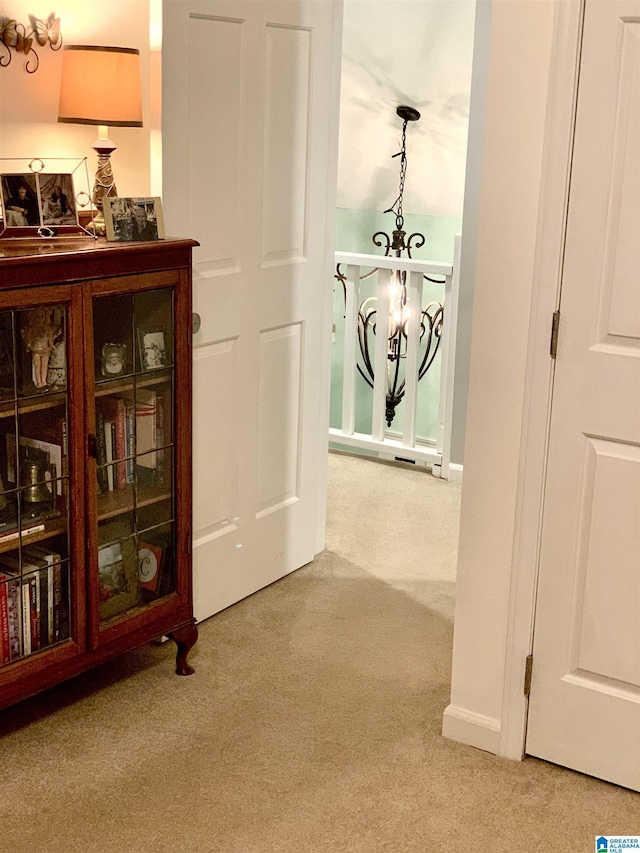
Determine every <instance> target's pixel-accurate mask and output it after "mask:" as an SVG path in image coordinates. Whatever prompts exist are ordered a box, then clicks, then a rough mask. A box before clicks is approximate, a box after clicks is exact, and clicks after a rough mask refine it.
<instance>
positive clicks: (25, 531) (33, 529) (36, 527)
mask: <svg viewBox="0 0 640 853" xmlns="http://www.w3.org/2000/svg"><path fill="white" fill-rule="evenodd" d="M42 530H44V524H32V525H31V526H30V527H22V528H21V529H20V530H14V531H13V533H5V534H3V535H0V542H8V541H9V540H10V539H17V538H18V537H19V536H22V537H25V536H28V535H29V534H30V533H40V532H41V531H42Z"/></svg>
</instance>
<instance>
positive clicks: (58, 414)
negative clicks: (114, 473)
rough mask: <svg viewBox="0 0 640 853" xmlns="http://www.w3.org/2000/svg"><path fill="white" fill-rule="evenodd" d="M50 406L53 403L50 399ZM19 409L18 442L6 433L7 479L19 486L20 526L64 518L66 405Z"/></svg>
mask: <svg viewBox="0 0 640 853" xmlns="http://www.w3.org/2000/svg"><path fill="white" fill-rule="evenodd" d="M52 403H53V399H52ZM23 406H24V404H22V405H21V407H20V409H19V413H18V441H17V447H16V437H15V435H12V434H11V433H7V434H6V437H5V443H6V446H7V459H8V462H9V468H8V475H7V479H8V481H9V482H11V483H13V482H15V479H16V476H17V478H18V484H19V486H20V511H21V518H22V523H23V525H24V524H25V523H30V522H32V521H33V520H34V519H38V520H46V519H50V518H58V517H60V516H63V515H64V516H66V494H67V492H68V487H67V474H68V457H67V418H66V403H64V402H63V403H62V404H60V405H49V406H46V407H42V406H40V407H39V408H37V409H36V410H32V407H31V406H28V405H27V406H24V410H23Z"/></svg>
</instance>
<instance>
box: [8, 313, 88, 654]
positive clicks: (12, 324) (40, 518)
mask: <svg viewBox="0 0 640 853" xmlns="http://www.w3.org/2000/svg"><path fill="white" fill-rule="evenodd" d="M67 322H68V317H67V306H66V305H55V304H54V305H39V306H37V307H32V308H21V309H17V310H5V311H0V665H6V664H8V663H11V662H13V661H15V660H19V659H21V658H25V657H27V656H29V655H32V654H34V653H35V652H39V651H42V650H43V649H46V648H48V647H51V646H54V645H56V644H57V643H60V642H62V641H63V640H66V639H67V638H68V637H69V636H70V625H71V624H72V623H73V619H72V617H73V614H72V607H73V602H72V596H71V594H70V565H69V563H70V561H69V555H70V552H69V541H70V539H69V519H70V513H69V495H70V489H69V474H70V472H69V460H68V443H67V430H68V416H69V411H68V408H69V407H68V387H67V347H66V344H67Z"/></svg>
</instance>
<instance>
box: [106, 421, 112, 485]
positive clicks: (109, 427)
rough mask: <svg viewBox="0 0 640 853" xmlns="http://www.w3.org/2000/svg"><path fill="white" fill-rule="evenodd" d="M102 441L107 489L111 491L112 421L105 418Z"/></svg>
mask: <svg viewBox="0 0 640 853" xmlns="http://www.w3.org/2000/svg"><path fill="white" fill-rule="evenodd" d="M104 441H105V452H106V457H107V468H106V471H107V489H108V491H110V492H112V491H113V479H114V478H113V465H112V464H111V463H112V462H113V445H114V442H113V422H112V421H108V420H105V422H104Z"/></svg>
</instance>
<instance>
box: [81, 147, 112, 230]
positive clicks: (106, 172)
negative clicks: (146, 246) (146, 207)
mask: <svg viewBox="0 0 640 853" xmlns="http://www.w3.org/2000/svg"><path fill="white" fill-rule="evenodd" d="M91 147H92V148H93V150H94V151H95V152H96V153H97V155H98V169H97V171H96V176H95V181H94V184H93V194H92V198H91V200H92V201H93V204H94V205H95V207H96V208H97V210H98V214H97V216H95V217H94V219H93V220H92V222H91V224H90V225H89V228H88V230H89V231H92V232H93V233H94V234H99V235H101V236H102V235H104V233H105V230H106V229H105V222H104V199H105V198H107V197H109V196H111V197H115V196H117V195H118V190H117V188H116V184H115V181H114V177H113V170H112V168H111V153H112V152H113V151H115V150H116V148H117V146H116V145H114V144H113V142H112V141H111V140H110V139H96V141H95V142H94V143H93V145H92V146H91Z"/></svg>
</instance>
